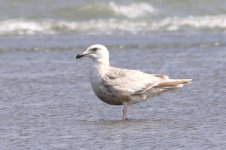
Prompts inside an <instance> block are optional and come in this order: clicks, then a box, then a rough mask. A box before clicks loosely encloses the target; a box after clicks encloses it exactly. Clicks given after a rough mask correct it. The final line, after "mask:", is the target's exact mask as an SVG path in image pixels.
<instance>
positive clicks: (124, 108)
mask: <svg viewBox="0 0 226 150" xmlns="http://www.w3.org/2000/svg"><path fill="white" fill-rule="evenodd" d="M122 120H128V109H127V105H126V104H123V118H122Z"/></svg>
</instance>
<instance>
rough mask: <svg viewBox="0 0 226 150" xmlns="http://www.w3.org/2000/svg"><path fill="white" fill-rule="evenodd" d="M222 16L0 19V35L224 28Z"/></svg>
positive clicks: (224, 17)
mask: <svg viewBox="0 0 226 150" xmlns="http://www.w3.org/2000/svg"><path fill="white" fill-rule="evenodd" d="M225 29H226V15H218V16H204V17H192V16H191V17H186V18H179V17H167V18H164V19H161V20H152V21H146V20H141V21H134V20H125V19H123V20H122V19H121V20H120V19H95V20H89V21H82V22H76V21H74V22H73V21H72V22H69V21H57V20H50V19H46V20H41V21H34V20H27V19H13V20H5V21H0V35H23V34H30V35H33V34H58V33H65V32H75V33H88V34H97V33H105V34H113V33H115V32H121V33H132V34H137V33H149V32H173V31H189V30H213V31H215V30H225Z"/></svg>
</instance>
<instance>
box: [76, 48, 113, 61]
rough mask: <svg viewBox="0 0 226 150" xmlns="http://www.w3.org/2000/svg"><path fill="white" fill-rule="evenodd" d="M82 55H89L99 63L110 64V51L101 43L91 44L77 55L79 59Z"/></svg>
mask: <svg viewBox="0 0 226 150" xmlns="http://www.w3.org/2000/svg"><path fill="white" fill-rule="evenodd" d="M82 57H89V58H91V59H92V60H93V61H95V62H97V63H103V64H107V65H108V64H109V52H108V50H107V48H106V47H105V46H104V45H101V44H95V45H91V46H90V47H88V48H87V49H86V50H85V51H84V52H82V53H81V54H78V55H77V56H76V58H77V59H78V58H82Z"/></svg>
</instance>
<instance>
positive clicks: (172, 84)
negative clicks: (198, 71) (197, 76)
mask: <svg viewBox="0 0 226 150" xmlns="http://www.w3.org/2000/svg"><path fill="white" fill-rule="evenodd" d="M191 81H192V79H169V80H165V81H163V82H160V83H159V84H158V85H156V86H155V87H156V88H178V87H182V86H183V85H184V84H187V83H191Z"/></svg>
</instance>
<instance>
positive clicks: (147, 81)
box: [102, 67, 168, 95]
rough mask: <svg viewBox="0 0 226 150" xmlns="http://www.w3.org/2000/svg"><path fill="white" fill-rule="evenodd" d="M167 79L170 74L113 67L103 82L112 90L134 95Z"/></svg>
mask: <svg viewBox="0 0 226 150" xmlns="http://www.w3.org/2000/svg"><path fill="white" fill-rule="evenodd" d="M167 80H168V76H165V75H159V74H147V73H144V72H141V71H139V70H128V69H121V68H114V67H111V68H110V70H109V72H108V73H107V74H106V75H105V76H104V78H103V79H102V83H103V85H105V86H107V87H108V88H110V89H111V92H115V93H118V92H120V93H124V94H126V95H132V94H137V93H143V92H145V91H147V90H148V89H150V88H152V87H154V86H157V85H159V83H161V82H163V81H167Z"/></svg>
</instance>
